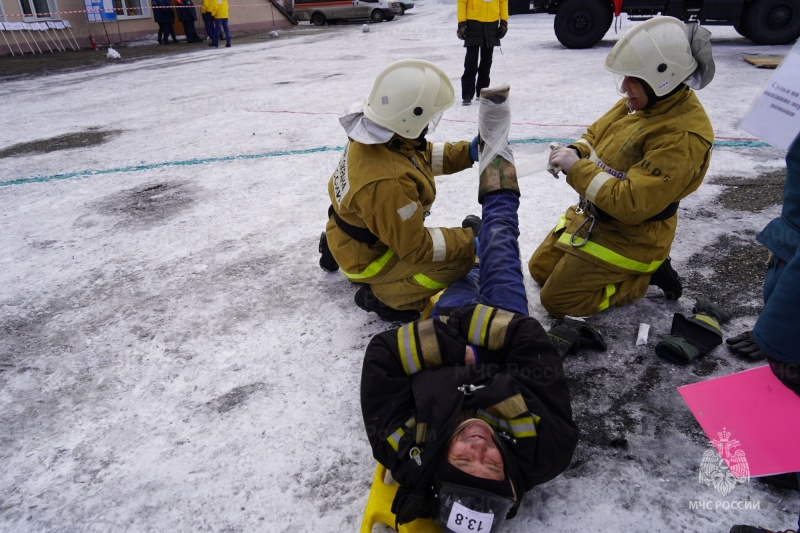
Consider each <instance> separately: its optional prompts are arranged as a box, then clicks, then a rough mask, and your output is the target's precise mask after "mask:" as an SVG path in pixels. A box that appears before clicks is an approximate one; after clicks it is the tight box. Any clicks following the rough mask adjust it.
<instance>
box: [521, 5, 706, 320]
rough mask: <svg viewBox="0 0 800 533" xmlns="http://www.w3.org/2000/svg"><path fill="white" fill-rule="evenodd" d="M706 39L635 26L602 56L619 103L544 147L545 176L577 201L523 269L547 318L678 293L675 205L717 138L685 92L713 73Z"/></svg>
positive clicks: (681, 28) (672, 22)
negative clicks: (673, 255) (581, 130)
mask: <svg viewBox="0 0 800 533" xmlns="http://www.w3.org/2000/svg"><path fill="white" fill-rule="evenodd" d="M709 36H710V33H709V32H708V30H706V29H705V28H701V27H699V26H697V25H696V24H689V25H684V24H683V23H682V22H680V21H679V20H677V19H675V18H672V17H656V18H653V19H650V20H648V21H646V22H643V23H641V24H638V25H637V26H634V27H633V28H632V29H630V30H629V31H628V32H627V33H625V34H624V35H623V36H622V38H621V39H620V40H619V41H618V42H617V44H616V45H615V46H614V48H613V49H612V50H611V51H610V52H609V54H608V56H607V57H606V60H605V67H606V69H607V70H609V71H610V72H612V73H614V74H615V75H616V76H617V77H618V82H619V86H618V87H619V89H620V93H621V94H623V95H624V96H625V97H624V98H623V99H621V100H620V101H618V102H617V103H616V104H615V105H614V106H613V107H612V108H611V109H610V110H609V111H608V112H607V113H606V114H605V115H603V116H602V117H601V118H600V119H599V120H597V122H595V123H594V124H592V125H591V126H590V127H589V128H588V130H587V131H586V133H585V134H584V135H583V136H582V137H581V138H580V139H579V140H578V141H576V142H575V143H573V144H570V145H569V146H564V145H551V148H552V150H551V152H550V156H549V161H550V165H551V166H552V168H553V169H554V170H553V171H552V172H553V173H554V174H556V173H557V172H558V171H559V170H560V171H561V172H563V173H565V174H566V179H567V183H568V184H569V185H570V186H571V187H572V188H573V189H574V190H575V191H577V193H578V194H579V195H580V200H579V203H578V205H576V206H572V207H570V208H569V209H567V211H566V213H565V214H564V215H563V216H562V217H561V219H560V220H559V221H558V224H557V225H556V227H555V228H554V229H553V231H552V232H550V234H549V235H548V236H547V237H546V238H545V240H544V241H543V242H542V243H541V244H540V245H539V247H538V248H537V249H536V251H535V252H534V253H533V255H532V257H531V258H530V261H529V262H528V268H529V270H530V273H531V276H532V277H533V279H534V281H536V282H537V283H539V284H540V285H541V286H542V288H541V293H540V298H541V302H542V305H543V306H544V308H545V309H546V310H547V312H548V313H550V314H551V315H553V316H555V317H562V316H565V315H571V316H588V315H593V314H595V313H598V312H600V311H603V310H604V309H606V308H608V307H609V306H615V305H626V304H630V303H633V302H635V301H637V300H639V299H640V298H642V297H643V296H644V294H645V293H646V291H647V288H648V286H649V285H656V286H658V287H659V288H661V289H663V290H664V293H665V296H666V297H667V298H669V299H677V298H679V297H680V295H681V290H682V288H681V282H680V279H679V278H678V276H677V273H676V272H675V270H674V269H673V268H672V266H671V264H670V258H669V253H670V248H671V246H672V240H673V238H674V237H675V229H676V227H677V224H678V217H677V211H678V204H679V202H680V201H681V200H682V199H683V198H685V197H687V196H688V195H689V194H691V193H692V192H694V191H695V190H696V189H697V188H698V187H699V186H700V184H701V183H702V181H703V178H704V176H705V174H706V171H707V170H708V166H709V161H710V159H711V148H712V145H713V142H714V132H713V130H712V128H711V122H710V121H709V119H708V116H707V115H706V112H705V110H704V109H703V106H702V104H701V103H700V101H699V100H698V98H697V96H696V94H695V92H694V91H693V90H692V88H695V89H701V88H703V87H705V86H706V85H707V84H708V83H709V82H710V81H711V79H712V78H713V77H714V62H713V59H712V57H711V45H710V43H709ZM556 176H557V174H556Z"/></svg>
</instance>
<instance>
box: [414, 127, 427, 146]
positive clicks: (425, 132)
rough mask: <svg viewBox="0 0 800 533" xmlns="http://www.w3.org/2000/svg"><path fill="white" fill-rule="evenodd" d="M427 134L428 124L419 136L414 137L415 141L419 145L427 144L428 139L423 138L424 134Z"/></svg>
mask: <svg viewBox="0 0 800 533" xmlns="http://www.w3.org/2000/svg"><path fill="white" fill-rule="evenodd" d="M427 134H428V126H425V127H424V128H423V129H422V131H421V132H420V134H419V137H417V138H416V139H414V141H415V142H417V143H419V146H425V145H426V144H428V140H427V139H426V138H425V135H427Z"/></svg>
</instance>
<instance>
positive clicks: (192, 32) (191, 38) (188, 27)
mask: <svg viewBox="0 0 800 533" xmlns="http://www.w3.org/2000/svg"><path fill="white" fill-rule="evenodd" d="M175 5H176V7H177V8H178V9H177V12H178V20H180V21H181V23H182V24H183V33H184V34H186V42H187V43H201V42H203V39H201V38H200V36H199V35H197V30H196V29H195V27H194V23H195V21H196V20H197V11H195V9H194V4H193V3H192V0H175Z"/></svg>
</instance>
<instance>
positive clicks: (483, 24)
mask: <svg viewBox="0 0 800 533" xmlns="http://www.w3.org/2000/svg"><path fill="white" fill-rule="evenodd" d="M456 15H457V18H458V30H457V31H456V35H458V38H459V39H461V40H462V41H464V48H466V49H467V52H466V54H465V56H464V74H463V75H462V76H461V104H462V105H469V104H471V103H472V98H473V97H474V96H475V95H477V94H481V89H484V88H486V87H488V86H489V81H490V78H489V74H490V71H491V69H492V54H493V53H494V47H495V46H500V39H502V38H503V37H505V35H506V32H507V31H508V0H458V3H457V6H456ZM479 59H480V63H479V62H478V60H479ZM476 77H477V79H476Z"/></svg>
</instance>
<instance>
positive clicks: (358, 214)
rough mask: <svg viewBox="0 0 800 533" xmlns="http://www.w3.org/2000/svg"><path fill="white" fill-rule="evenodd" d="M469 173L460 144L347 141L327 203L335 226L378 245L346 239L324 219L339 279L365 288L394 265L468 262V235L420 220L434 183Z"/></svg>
mask: <svg viewBox="0 0 800 533" xmlns="http://www.w3.org/2000/svg"><path fill="white" fill-rule="evenodd" d="M418 148H421V149H418ZM471 166H472V160H471V159H470V157H469V143H468V142H465V141H461V142H457V143H437V144H434V143H430V142H428V143H426V144H425V145H424V146H421V147H418V143H417V142H416V141H414V140H411V139H405V138H402V137H399V136H395V137H394V138H392V139H391V140H390V141H389V142H388V143H385V144H361V143H359V142H356V141H352V140H351V141H349V142H348V144H347V146H346V147H345V150H344V153H343V154H342V157H341V160H340V161H339V165H338V166H337V168H336V170H335V171H334V173H333V175H332V176H331V178H330V180H329V182H328V193H329V195H330V200H331V204H332V206H333V209H334V210H335V211H336V213H337V214H338V215H339V217H341V219H342V220H344V221H345V222H347V223H348V224H351V225H353V226H357V227H362V228H367V229H369V231H370V232H372V233H373V234H374V235H375V236H377V237H378V238H379V242H378V243H377V244H375V245H369V244H366V243H364V242H359V241H357V240H354V239H352V238H351V237H350V236H348V235H347V234H346V233H345V232H344V231H342V230H341V229H340V228H339V227H338V226H337V224H336V222H335V221H334V219H333V218H331V219H330V220H329V221H328V224H327V228H326V231H327V236H328V245H329V246H330V249H331V252H332V253H333V256H334V257H335V258H336V261H337V262H338V263H339V266H340V267H341V268H342V270H343V271H344V273H345V275H346V276H347V277H348V278H350V279H351V280H353V281H361V282H366V283H369V281H370V280H369V278H371V277H372V276H374V275H375V274H377V273H379V272H382V271H385V270H386V269H391V267H392V265H393V264H395V263H396V262H397V261H398V258H401V259H403V260H405V261H407V262H411V263H418V262H431V261H432V262H443V261H450V260H454V259H457V260H461V259H464V258H472V257H474V254H475V246H474V243H473V234H472V231H471V230H470V229H463V228H426V227H425V221H424V218H425V215H426V214H427V213H428V212H429V211H430V209H431V205H432V204H433V201H434V199H435V198H436V182H435V181H434V176H437V175H441V174H451V173H454V172H459V171H461V170H464V169H466V168H470V167H471Z"/></svg>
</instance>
